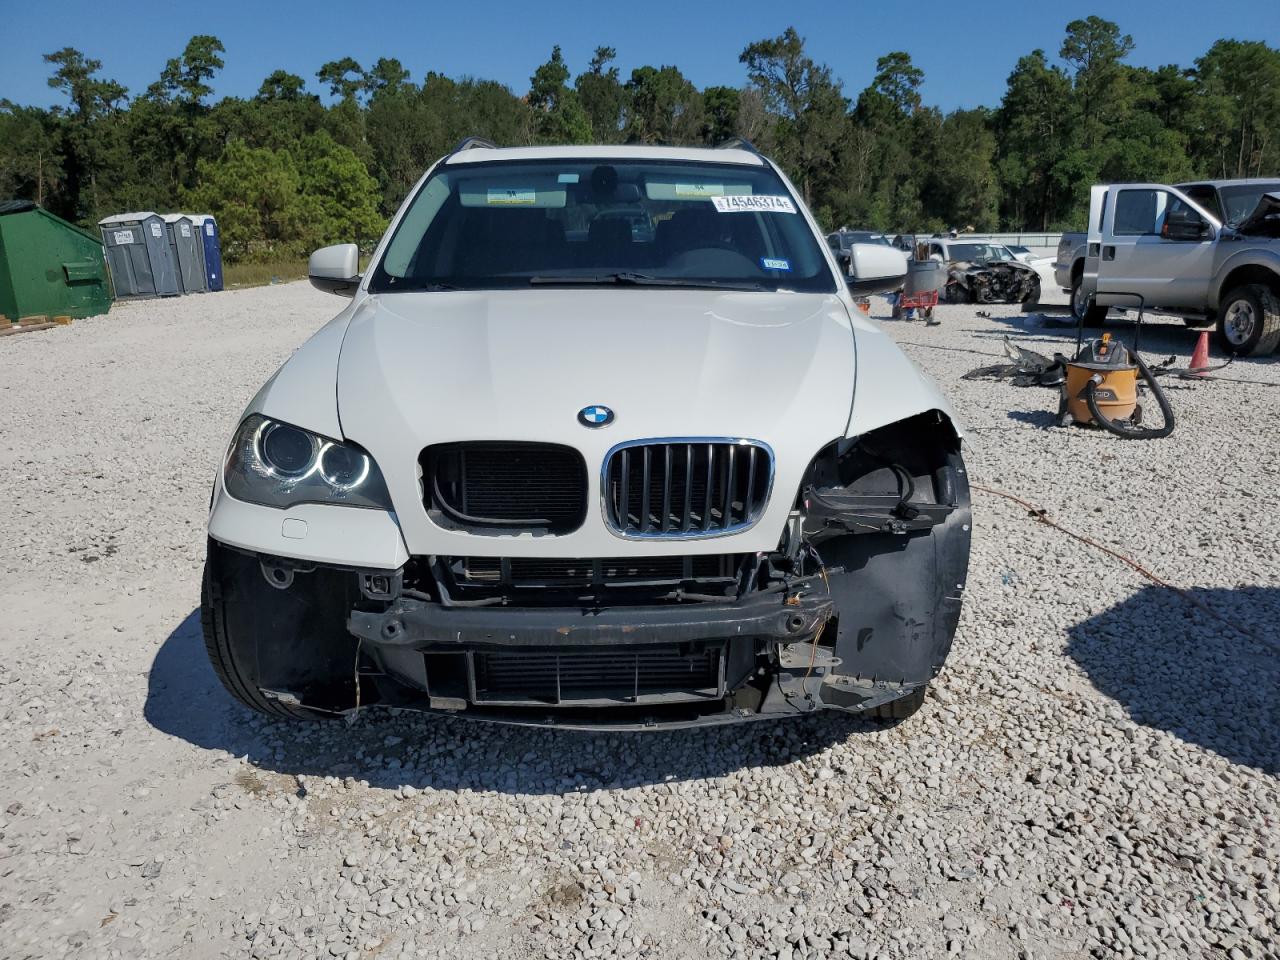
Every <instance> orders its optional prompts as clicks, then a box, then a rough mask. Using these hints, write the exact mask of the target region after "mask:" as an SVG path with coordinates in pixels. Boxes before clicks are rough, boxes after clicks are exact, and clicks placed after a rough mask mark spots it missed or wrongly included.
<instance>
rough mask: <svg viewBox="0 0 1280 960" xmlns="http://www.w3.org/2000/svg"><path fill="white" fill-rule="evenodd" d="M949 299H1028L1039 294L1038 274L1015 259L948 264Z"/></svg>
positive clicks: (969, 300)
mask: <svg viewBox="0 0 1280 960" xmlns="http://www.w3.org/2000/svg"><path fill="white" fill-rule="evenodd" d="M946 294H947V302H948V303H1029V302H1034V301H1036V300H1039V298H1040V276H1039V274H1037V273H1036V271H1035V270H1034V269H1033V268H1031V267H1029V266H1027V265H1026V264H1024V263H1019V262H1018V261H1015V260H1003V261H992V262H989V263H974V262H972V261H967V260H955V261H952V262H950V263H948V264H947V290H946Z"/></svg>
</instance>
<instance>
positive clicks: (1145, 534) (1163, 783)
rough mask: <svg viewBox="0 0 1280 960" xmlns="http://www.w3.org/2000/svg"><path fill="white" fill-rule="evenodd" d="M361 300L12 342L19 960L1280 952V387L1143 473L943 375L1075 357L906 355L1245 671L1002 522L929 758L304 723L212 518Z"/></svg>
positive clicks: (1048, 416)
mask: <svg viewBox="0 0 1280 960" xmlns="http://www.w3.org/2000/svg"><path fill="white" fill-rule="evenodd" d="M336 303H337V302H336V301H335V300H333V299H332V298H329V297H326V296H324V295H321V294H319V293H316V292H314V291H312V290H311V289H310V288H308V287H307V286H305V285H303V284H291V285H287V286H279V287H267V288H262V289H258V290H249V291H240V292H230V293H223V294H218V295H213V296H207V297H191V298H186V299H182V300H171V301H159V302H151V303H137V304H128V305H123V306H120V307H117V308H116V309H115V310H114V311H113V312H112V313H111V315H110V316H109V317H106V318H101V319H95V320H87V321H77V322H76V323H75V324H74V325H73V326H71V327H69V328H59V329H55V330H50V331H46V332H40V333H30V334H23V335H20V336H17V337H11V338H7V339H6V340H5V341H3V342H0V404H2V406H3V410H4V414H3V421H0V422H2V423H3V426H0V483H2V484H3V489H4V491H5V492H6V496H5V497H4V498H3V500H0V530H3V531H4V544H5V547H4V550H3V554H2V555H0V610H2V611H3V616H0V737H2V738H3V740H4V743H5V749H4V750H3V751H2V752H0V956H3V957H15V958H18V957H45V956H78V957H93V958H101V957H129V958H133V957H142V956H174V957H184V958H185V957H222V956H228V957H243V956H252V957H288V958H312V957H321V956H331V957H347V958H357V957H358V958H371V957H374V956H377V957H380V958H395V957H431V958H435V957H438V956H468V957H485V958H488V957H494V956H501V957H506V956H515V957H551V958H558V957H577V956H586V957H613V956H623V957H628V956H634V957H645V956H649V957H654V958H662V960H667V958H680V957H735V958H745V957H757V956H768V957H783V958H789V960H790V958H805V957H815V958H816V957H827V956H833V955H834V956H845V955H847V956H853V957H870V958H898V957H902V958H907V957H919V956H937V955H946V954H948V953H952V954H957V955H961V956H965V957H980V958H1005V957H1010V958H1012V957H1035V958H1050V957H1063V958H1066V957H1071V958H1077V957H1088V956H1096V957H1112V956H1121V957H1127V956H1143V957H1153V958H1155V957H1159V958H1165V957H1209V956H1212V957H1218V956H1226V957H1230V958H1232V960H1241V958H1261V957H1277V956H1280V950H1278V948H1277V946H1276V944H1277V941H1278V939H1280V929H1278V927H1280V879H1278V877H1277V869H1278V868H1277V863H1280V784H1278V781H1277V777H1278V775H1280V706H1278V705H1277V702H1278V701H1277V694H1278V692H1280V658H1277V656H1276V650H1275V648H1274V645H1275V644H1276V643H1277V641H1278V636H1277V634H1278V626H1277V625H1280V554H1278V551H1277V549H1276V542H1277V535H1278V534H1280V485H1278V484H1277V479H1276V478H1277V476H1280V434H1278V433H1277V426H1276V424H1277V415H1280V387H1268V386H1260V385H1249V384H1241V383H1200V384H1178V385H1177V389H1176V390H1175V391H1174V392H1173V402H1174V404H1175V407H1176V409H1177V413H1178V417H1179V426H1178V430H1177V432H1176V433H1175V434H1174V436H1173V437H1172V438H1170V439H1168V440H1163V441H1158V442H1154V443H1136V442H1125V441H1121V440H1118V439H1113V438H1110V437H1106V436H1102V435H1098V434H1095V433H1092V432H1089V431H1086V430H1083V429H1069V430H1061V429H1054V428H1048V425H1049V424H1050V423H1051V422H1052V411H1053V410H1054V409H1055V407H1056V396H1055V395H1054V394H1053V393H1052V392H1051V391H1048V390H1043V389H1018V388H1015V387H1013V386H1011V385H1009V384H1006V383H990V382H964V381H961V380H959V375H960V374H961V373H963V372H964V371H966V370H968V369H970V368H971V367H974V366H978V365H980V364H983V363H988V362H994V361H993V360H991V359H988V358H986V357H983V356H980V355H978V354H975V353H970V352H951V349H940V348H944V347H945V348H954V349H955V350H962V351H985V352H991V353H996V352H998V351H999V341H1000V337H1001V335H1003V334H1004V333H1009V332H1012V333H1013V334H1015V335H1016V336H1017V337H1018V339H1019V341H1020V342H1023V343H1026V344H1028V345H1030V346H1032V347H1033V348H1036V349H1040V350H1042V351H1045V352H1051V350H1052V349H1053V348H1055V347H1057V348H1062V345H1063V342H1064V332H1063V331H1060V330H1055V329H1053V328H1043V327H1035V326H1025V325H1024V324H1023V323H1022V322H1021V318H1018V317H1016V314H1015V311H1014V309H1013V308H999V307H997V308H992V309H991V312H992V313H993V314H995V317H996V318H995V319H984V318H979V317H978V316H977V310H976V309H975V308H968V307H943V308H940V310H939V316H940V317H941V318H942V320H943V324H942V326H940V327H937V328H925V327H924V326H923V325H922V324H907V323H890V324H888V327H889V329H890V330H891V331H892V332H893V333H894V335H895V336H897V337H898V338H899V339H900V340H902V341H904V342H906V343H908V344H909V345H908V346H907V350H908V351H909V352H910V353H911V355H912V356H913V357H914V358H916V359H917V360H918V361H919V362H920V364H921V365H922V366H924V367H925V368H926V369H928V370H929V371H930V372H931V373H932V374H933V375H934V376H935V377H937V378H938V380H939V382H940V383H941V384H942V385H943V388H944V389H945V390H946V391H947V392H948V393H949V394H950V396H951V397H952V398H953V399H954V400H955V402H956V404H957V406H958V408H959V410H960V411H961V413H962V415H963V416H964V417H965V418H966V419H967V421H968V423H969V425H970V427H971V433H970V437H971V444H970V449H969V453H968V457H969V463H970V467H971V472H972V474H973V477H974V479H975V481H977V482H979V483H982V484H989V485H993V486H996V487H1000V488H1002V489H1007V490H1009V491H1011V492H1014V493H1017V494H1020V495H1022V496H1024V497H1027V498H1029V499H1032V500H1034V501H1036V502H1037V503H1039V504H1041V505H1043V506H1045V507H1047V508H1048V509H1049V510H1050V512H1051V513H1052V514H1053V515H1054V516H1055V517H1058V518H1059V519H1061V520H1063V521H1064V522H1066V523H1068V524H1070V525H1071V526H1073V527H1074V528H1075V529H1078V530H1080V531H1081V532H1085V533H1088V534H1091V535H1093V536H1096V537H1098V538H1100V539H1102V540H1103V541H1105V542H1107V543H1109V544H1112V545H1114V546H1115V547H1117V548H1120V549H1122V550H1124V551H1127V552H1130V553H1132V554H1134V555H1135V556H1136V557H1138V558H1139V559H1141V560H1142V561H1143V562H1145V563H1147V564H1148V565H1149V566H1150V567H1151V568H1152V569H1154V570H1155V571H1156V572H1157V573H1159V574H1161V575H1162V576H1164V577H1166V578H1168V579H1169V580H1171V581H1173V582H1174V583H1177V584H1179V585H1182V586H1185V587H1187V588H1189V589H1191V590H1192V591H1193V592H1194V594H1195V595H1196V596H1197V597H1198V598H1200V600H1201V601H1202V602H1203V603H1204V604H1206V605H1207V606H1209V607H1210V608H1212V609H1213V610H1214V611H1217V612H1218V613H1220V614H1221V615H1222V616H1225V617H1227V618H1229V619H1230V620H1231V621H1233V622H1235V623H1236V624H1238V625H1239V626H1240V627H1241V628H1242V629H1243V631H1244V633H1241V632H1239V631H1237V630H1235V629H1233V628H1232V627H1229V626H1227V625H1225V624H1224V623H1223V622H1222V621H1220V620H1218V619H1215V618H1214V617H1211V616H1208V615H1207V614H1205V613H1204V612H1203V611H1202V610H1200V609H1198V608H1196V607H1194V606H1192V605H1190V604H1188V603H1187V602H1186V601H1185V600H1184V599H1183V598H1181V597H1179V596H1178V595H1176V594H1174V593H1171V592H1170V591H1168V590H1165V589H1162V588H1158V587H1154V586H1152V585H1150V584H1148V583H1146V582H1145V581H1143V580H1142V579H1141V578H1140V577H1138V576H1137V574H1135V573H1134V572H1132V571H1131V570H1129V569H1128V568H1126V567H1123V566H1122V565H1120V564H1118V563H1116V562H1115V561H1113V560H1111V559H1109V558H1107V557H1105V556H1102V555H1099V554H1097V553H1095V552H1093V551H1091V550H1089V549H1087V548H1085V547H1084V546H1082V545H1080V544H1079V543H1076V542H1074V541H1071V540H1069V539H1067V538H1065V537H1063V536H1062V535H1060V534H1058V533H1055V532H1054V531H1052V530H1050V529H1048V528H1046V527H1043V526H1041V525H1039V524H1037V523H1036V522H1035V521H1034V520H1032V519H1030V518H1028V517H1027V516H1026V514H1025V511H1023V510H1021V509H1019V508H1018V507H1016V506H1014V505H1012V504H1010V503H1007V502H1005V501H1001V500H998V499H994V498H992V497H990V496H989V495H986V494H982V493H977V494H975V523H976V524H977V527H976V531H977V536H976V540H975V552H974V556H973V565H972V570H971V574H970V577H969V584H968V591H967V594H966V598H965V612H964V618H963V621H962V623H961V629H960V633H959V636H958V637H957V641H956V648H955V650H954V652H953V654H952V658H951V660H950V662H949V664H948V667H947V670H946V671H945V672H944V674H943V676H942V677H941V679H940V680H939V681H938V682H937V683H936V684H935V685H934V694H933V696H931V698H930V699H929V700H928V701H927V702H926V705H925V707H924V709H923V710H922V711H921V713H920V714H918V715H917V716H916V717H915V718H913V719H912V720H910V721H908V722H906V723H904V724H901V725H899V726H897V727H892V728H882V727H876V726H873V725H870V724H863V723H858V722H851V721H849V720H848V719H844V718H841V717H839V716H826V717H822V718H820V719H818V720H816V721H813V720H799V721H791V722H783V723H776V724H775V723H769V724H759V725H749V726H739V727H734V728H731V729H725V730H712V731H707V730H701V731H687V732H679V733H660V734H649V735H614V736H608V735H583V734H571V733H565V732H552V731H537V730H534V731H530V730H518V729H508V728H502V727H491V726H485V725H466V724H463V723H460V722H456V721H452V720H431V719H422V718H417V717H414V716H412V715H409V714H403V715H400V716H389V715H385V714H379V713H375V712H370V713H366V714H365V715H364V717H363V718H362V719H361V720H360V721H358V722H357V724H356V725H355V726H354V727H352V728H347V727H345V726H343V725H335V726H326V727H291V726H284V725H280V724H276V723H271V722H265V721H259V720H258V719H256V718H253V717H250V716H249V715H248V714H247V713H246V712H245V711H243V710H241V709H239V708H238V707H236V706H233V705H232V703H231V701H230V700H229V699H228V698H227V697H226V696H225V695H224V694H223V692H222V691H221V689H220V688H218V686H217V684H216V681H215V680H214V677H213V674H212V672H211V671H210V669H209V667H208V665H207V663H206V661H205V656H204V651H203V647H202V644H201V640H200V636H199V626H198V620H197V615H196V614H195V612H194V610H195V607H196V604H197V601H198V582H199V572H200V564H201V560H202V551H203V522H204V514H205V510H206V505H207V501H208V491H209V484H210V480H211V477H212V473H213V470H214V468H215V464H216V463H217V461H218V459H219V457H220V455H221V453H222V450H223V445H224V444H225V442H226V438H227V436H228V433H229V431H230V428H231V427H232V425H233V423H234V421H235V419H236V417H237V415H238V413H239V411H240V409H241V408H242V406H243V404H244V403H245V402H246V401H247V400H248V398H249V397H250V396H251V395H252V393H253V392H254V391H255V390H256V389H257V387H258V386H259V384H260V383H261V382H262V381H263V380H264V379H265V378H266V376H268V375H269V374H270V373H271V371H272V370H273V369H274V368H275V366H276V365H277V364H278V363H279V362H280V361H281V360H282V359H283V358H284V357H285V356H286V355H287V354H288V353H289V351H290V350H291V349H292V348H293V347H294V346H296V345H297V344H298V343H299V342H300V341H301V340H302V339H303V338H304V337H305V336H306V335H307V334H308V333H309V332H310V331H311V330H313V329H315V328H316V327H317V326H319V324H320V323H321V322H322V321H323V320H324V319H326V318H327V317H328V316H329V315H330V314H331V313H333V312H334V310H335V307H336ZM877 312H881V306H880V305H878V306H877ZM1147 345H1148V351H1147V353H1148V356H1152V357H1156V356H1160V355H1164V354H1167V353H1171V352H1177V353H1179V354H1181V355H1182V356H1183V357H1184V358H1185V357H1186V356H1189V353H1190V348H1191V346H1192V345H1193V338H1192V337H1191V336H1190V335H1189V334H1188V333H1187V332H1186V331H1185V330H1183V329H1182V327H1181V324H1165V325H1161V326H1158V327H1156V328H1155V331H1154V333H1153V334H1152V336H1151V337H1149V338H1148V339H1147ZM1225 373H1226V374H1229V375H1231V376H1234V377H1238V378H1248V379H1255V380H1265V381H1268V382H1271V383H1280V367H1278V366H1277V364H1276V361H1274V360H1270V361H1266V360H1259V361H1241V362H1238V363H1236V364H1235V365H1233V367H1231V368H1230V369H1229V370H1227V371H1225ZM1269 644H1270V645H1272V646H1269Z"/></svg>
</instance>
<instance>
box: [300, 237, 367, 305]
mask: <svg viewBox="0 0 1280 960" xmlns="http://www.w3.org/2000/svg"><path fill="white" fill-rule="evenodd" d="M307 279H308V280H310V281H311V285H312V286H313V287H315V288H316V289H317V290H323V291H324V292H325V293H336V294H338V295H339V296H342V297H351V296H355V292H356V287H358V286H359V285H360V248H359V247H357V246H356V245H355V244H354V243H339V244H337V245H336V246H332V247H321V248H320V249H319V250H317V251H316V252H315V253H313V254H311V259H310V260H308V261H307Z"/></svg>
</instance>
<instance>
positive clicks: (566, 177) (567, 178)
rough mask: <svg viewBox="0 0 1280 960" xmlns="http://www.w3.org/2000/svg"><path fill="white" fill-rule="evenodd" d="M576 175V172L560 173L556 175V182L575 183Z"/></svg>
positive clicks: (576, 180)
mask: <svg viewBox="0 0 1280 960" xmlns="http://www.w3.org/2000/svg"><path fill="white" fill-rule="evenodd" d="M577 182H578V175H577V174H576V173H562V174H560V176H558V177H556V183H577Z"/></svg>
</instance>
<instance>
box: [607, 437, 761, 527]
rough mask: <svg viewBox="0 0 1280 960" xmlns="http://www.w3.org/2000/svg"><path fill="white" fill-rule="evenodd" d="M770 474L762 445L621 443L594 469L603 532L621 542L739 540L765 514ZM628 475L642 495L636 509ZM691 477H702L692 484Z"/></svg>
mask: <svg viewBox="0 0 1280 960" xmlns="http://www.w3.org/2000/svg"><path fill="white" fill-rule="evenodd" d="M681 448H683V449H682V452H675V453H673V451H681ZM633 457H634V460H633ZM673 460H675V461H681V462H678V463H675V464H673ZM673 466H675V467H676V468H677V469H678V472H679V476H675V475H674V472H673ZM681 466H682V467H683V469H679V468H680V467H681ZM774 469H775V460H774V455H773V448H772V447H770V446H769V444H767V443H765V442H764V441H763V440H751V439H748V438H745V437H649V438H644V439H638V440H627V441H625V442H623V443H619V444H616V445H615V446H613V447H611V448H610V449H609V451H608V453H606V454H605V457H604V462H603V464H602V466H601V468H600V509H601V514H602V517H603V520H604V525H605V527H606V528H607V529H608V530H609V532H610V533H612V534H613V535H614V536H616V537H620V538H622V539H624V540H705V539H710V538H712V537H723V536H728V535H731V534H735V533H742V532H743V531H745V530H749V529H751V528H752V527H753V526H755V525H756V523H758V522H759V520H760V518H761V517H762V516H763V515H764V512H765V509H766V507H767V506H768V504H769V499H770V497H771V496H772V494H773V479H774ZM633 471H635V472H638V473H639V475H640V488H641V489H640V491H639V494H638V496H637V497H636V498H635V499H636V501H638V502H635V503H632V502H630V501H631V496H630V494H631V486H632V479H633ZM695 472H697V473H699V474H701V476H699V477H695V476H694V474H695ZM655 474H656V478H655ZM655 479H656V489H655ZM646 481H647V482H646ZM624 491H625V493H626V497H625V499H624V498H623V492H624ZM695 501H696V502H695ZM632 507H636V508H638V510H637V511H633V510H632ZM655 510H656V511H657V514H656V517H655ZM673 510H675V511H676V513H675V514H674V515H673ZM633 516H634V517H635V521H634V522H633V520H632V517H633Z"/></svg>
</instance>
